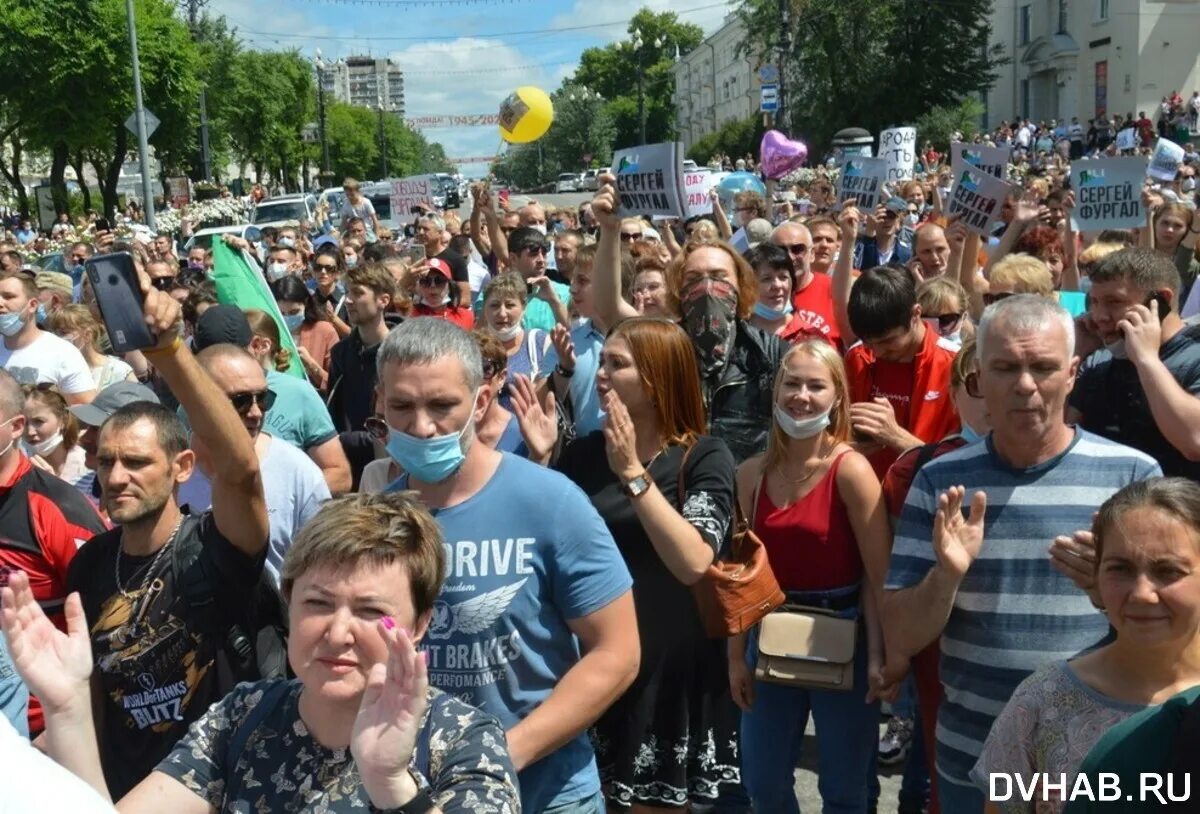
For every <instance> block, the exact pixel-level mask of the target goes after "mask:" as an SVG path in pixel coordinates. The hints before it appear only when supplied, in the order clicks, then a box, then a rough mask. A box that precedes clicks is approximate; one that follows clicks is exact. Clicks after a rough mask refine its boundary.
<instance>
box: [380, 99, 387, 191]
mask: <svg viewBox="0 0 1200 814" xmlns="http://www.w3.org/2000/svg"><path fill="white" fill-rule="evenodd" d="M378 100H379V180H380V181H382V180H384V179H385V178H387V177H388V167H387V139H386V138H384V135H383V94H380V95H379V97H378Z"/></svg>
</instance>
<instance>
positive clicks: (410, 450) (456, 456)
mask: <svg viewBox="0 0 1200 814" xmlns="http://www.w3.org/2000/svg"><path fill="white" fill-rule="evenodd" d="M478 397H479V391H476V392H475V394H474V395H473V396H472V398H471V409H472V410H474V409H475V401H476V400H477V399H478ZM474 424H475V421H474V418H472V419H471V420H468V421H467V423H466V424H465V425H464V426H463V428H462V429H461V430H459V431H458V432H455V433H451V434H450V435H435V436H434V437H433V438H417V437H416V436H414V435H409V434H408V433H406V432H400V430H398V429H396V428H395V427H392V426H390V425H389V426H388V439H387V453H388V455H390V456H391V458H392V460H393V461H395V462H396V463H398V464H400V466H401V467H402V468H403V469H404V471H405V472H407V473H408V474H410V475H412V476H413V477H414V478H416V479H417V480H419V481H421V482H422V483H441V482H442V481H444V480H446V479H447V478H449V477H450V476H451V475H453V474H454V473H455V472H457V471H458V469H459V467H461V466H462V464H463V461H464V460H466V457H467V455H466V452H465V450H464V449H463V447H464V444H463V437H464V436H465V435H466V434H467V431H468V429H470V430H472V431H473V430H474Z"/></svg>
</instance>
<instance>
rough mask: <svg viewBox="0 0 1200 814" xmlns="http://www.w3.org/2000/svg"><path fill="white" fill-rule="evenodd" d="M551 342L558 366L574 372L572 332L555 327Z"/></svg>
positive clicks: (559, 326) (560, 326)
mask: <svg viewBox="0 0 1200 814" xmlns="http://www.w3.org/2000/svg"><path fill="white" fill-rule="evenodd" d="M634 296H635V297H636V296H637V295H636V294H635V295H634ZM550 341H551V342H552V343H554V350H555V351H556V352H557V353H558V366H559V367H561V368H562V369H563V370H565V371H566V372H568V373H571V372H572V371H574V370H575V343H574V342H572V341H571V332H570V331H568V330H567V329H566V328H565V327H564V326H562V325H555V326H554V330H552V331H551V332H550Z"/></svg>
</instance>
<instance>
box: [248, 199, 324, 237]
mask: <svg viewBox="0 0 1200 814" xmlns="http://www.w3.org/2000/svg"><path fill="white" fill-rule="evenodd" d="M316 212H317V198H316V196H315V195H281V196H279V197H277V198H267V199H266V200H265V201H261V202H260V203H259V204H258V206H256V207H254V212H253V213H251V215H250V222H251V223H253V224H254V225H255V226H257V227H259V228H260V229H261V228H262V227H264V226H283V225H285V224H287V223H293V222H294V223H304V222H308V223H312V222H313V221H314V220H315V219H316Z"/></svg>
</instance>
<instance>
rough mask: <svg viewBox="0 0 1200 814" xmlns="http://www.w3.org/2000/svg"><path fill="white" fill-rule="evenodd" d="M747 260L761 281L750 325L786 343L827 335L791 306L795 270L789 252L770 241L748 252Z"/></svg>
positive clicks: (759, 281)
mask: <svg viewBox="0 0 1200 814" xmlns="http://www.w3.org/2000/svg"><path fill="white" fill-rule="evenodd" d="M745 258H746V262H747V263H749V264H750V267H751V268H752V269H754V276H755V278H756V279H757V280H758V299H757V300H756V301H755V303H754V315H753V316H752V317H751V318H750V324H751V325H753V326H754V327H756V328H759V329H761V330H763V331H765V332H767V333H769V334H774V335H775V336H778V337H779V338H780V339H782V340H783V341H785V342H799V341H802V340H804V339H808V338H811V337H819V338H824V334H822V333H821V331H820V330H818V329H817V328H816V327H815V326H813V325H812V323H810V322H808V321H807V320H805V319H804V318H803V317H801V316H800V315H799V314H796V313H794V311H793V308H792V279H793V278H794V276H795V271H794V268H793V266H792V259H791V258H790V257H789V256H788V253H787V252H786V251H785V250H784V249H781V248H780V247H778V246H776V245H774V244H771V243H762V244H760V245H758V246H755V247H754V248H752V249H750V251H748V252H746V255H745Z"/></svg>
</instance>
